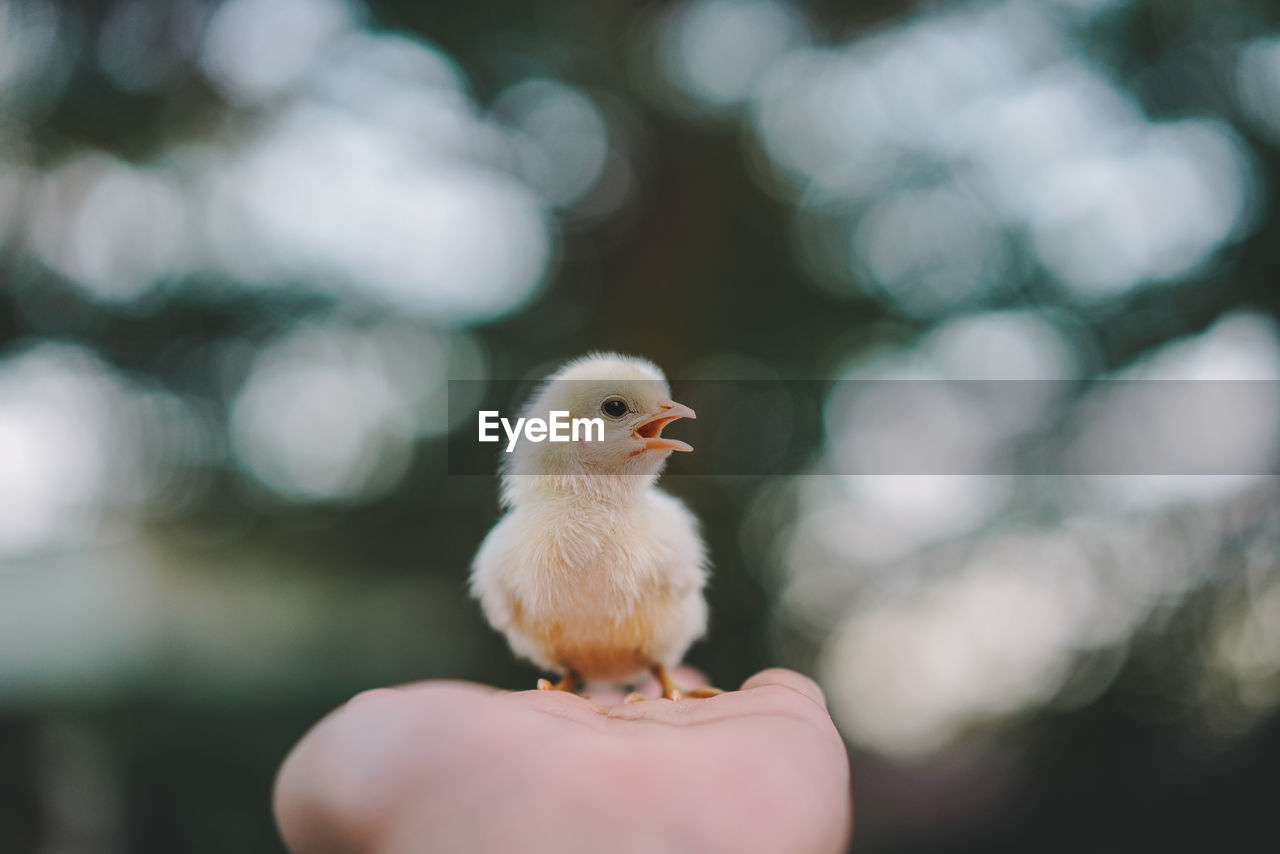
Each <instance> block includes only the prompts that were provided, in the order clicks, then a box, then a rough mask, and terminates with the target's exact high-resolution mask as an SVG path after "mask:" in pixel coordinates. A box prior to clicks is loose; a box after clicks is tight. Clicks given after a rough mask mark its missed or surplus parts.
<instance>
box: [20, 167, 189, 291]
mask: <svg viewBox="0 0 1280 854" xmlns="http://www.w3.org/2000/svg"><path fill="white" fill-rule="evenodd" d="M34 195H35V200H34V204H33V218H32V221H31V224H30V230H29V235H30V244H31V247H32V248H33V249H34V251H35V253H36V255H37V256H38V257H39V258H40V260H41V261H43V262H44V263H45V264H46V265H48V266H49V267H50V268H52V269H54V270H56V271H58V272H59V273H61V274H62V275H64V276H66V277H67V278H69V279H71V280H72V281H74V282H75V283H77V284H78V285H80V286H81V287H82V288H84V289H85V290H86V291H88V292H89V293H90V294H91V295H93V296H94V297H96V298H98V299H102V300H106V301H118V302H128V301H131V300H134V299H137V298H138V297H140V296H142V295H144V294H145V293H147V292H148V291H149V290H150V289H151V288H152V287H154V286H155V285H156V284H157V283H158V282H159V281H161V280H163V279H165V278H166V277H169V276H174V275H179V274H181V273H184V272H186V271H187V269H188V268H189V264H190V260H189V255H188V252H189V249H188V246H189V244H188V242H187V231H186V210H187V209H186V203H185V200H184V198H183V196H182V192H181V190H180V189H179V187H178V186H177V185H176V184H175V183H174V182H173V181H172V180H170V179H169V178H167V177H166V176H165V175H164V174H163V173H161V172H159V171H157V170H145V169H140V168H137V167H134V166H130V165H128V164H126V163H123V162H122V161H120V160H117V159H115V158H113V157H110V156H108V155H106V154H98V153H82V154H80V155H79V156H77V157H75V158H73V159H71V160H69V161H66V162H64V163H62V164H60V165H59V166H58V167H56V168H55V169H54V170H53V171H51V172H49V173H48V174H46V175H45V176H43V178H42V180H41V181H40V183H39V186H38V188H37V189H36V191H35V193H34Z"/></svg>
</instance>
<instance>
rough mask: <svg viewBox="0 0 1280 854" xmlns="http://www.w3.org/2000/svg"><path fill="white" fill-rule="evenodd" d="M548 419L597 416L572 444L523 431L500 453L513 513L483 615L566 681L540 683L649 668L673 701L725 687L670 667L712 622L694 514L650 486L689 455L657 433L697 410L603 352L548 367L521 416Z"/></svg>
mask: <svg viewBox="0 0 1280 854" xmlns="http://www.w3.org/2000/svg"><path fill="white" fill-rule="evenodd" d="M553 413H556V414H558V417H560V418H561V419H562V422H561V423H562V424H563V423H565V421H566V420H576V419H591V420H592V421H595V422H596V423H594V424H592V423H591V421H588V422H586V424H585V425H584V426H585V427H586V429H585V430H583V431H582V432H580V433H579V435H578V438H577V441H558V442H553V441H530V440H529V438H528V436H526V438H525V439H524V440H523V441H517V442H516V443H515V444H514V445H513V446H512V447H511V449H510V450H509V452H508V453H507V454H506V455H505V456H506V459H505V460H504V463H503V473H502V504H503V506H504V507H505V508H506V511H507V512H506V514H505V515H504V516H503V517H502V519H501V520H499V522H498V524H497V525H496V526H494V528H493V530H491V531H490V532H489V534H488V535H487V536H486V537H485V539H484V542H483V543H482V544H481V546H480V550H479V552H478V553H477V555H476V558H475V563H474V564H473V566H472V570H471V591H472V594H473V595H474V596H475V597H476V598H477V599H479V601H480V605H481V608H482V609H483V611H484V614H485V617H486V618H487V619H488V620H489V623H490V624H491V625H492V626H493V627H494V628H495V629H497V630H498V631H500V632H502V633H503V634H504V635H506V637H507V640H508V642H509V643H510V644H511V648H512V650H513V651H514V652H515V653H516V654H517V655H520V656H522V657H524V658H527V659H529V660H531V661H533V662H534V663H535V664H537V665H538V666H540V667H542V668H544V669H546V670H549V671H552V672H555V673H558V674H560V675H561V676H562V678H561V679H560V681H559V682H558V683H557V684H556V685H554V686H553V685H552V684H551V683H550V682H548V681H547V680H545V679H540V680H539V681H538V687H539V688H541V689H544V690H545V689H551V688H556V689H559V690H565V691H575V690H577V688H578V687H579V686H580V685H582V684H584V683H613V684H631V683H634V682H635V681H636V680H637V679H640V678H643V677H644V675H645V674H646V673H647V672H651V673H653V674H654V675H655V676H656V677H657V678H658V679H659V681H660V682H661V683H662V690H663V694H664V696H666V697H667V698H668V699H672V700H677V699H680V698H681V696H711V695H712V694H716V693H719V692H718V691H717V690H716V689H714V688H698V689H694V690H692V691H682V689H680V688H679V687H678V686H677V685H676V684H675V683H674V682H673V681H672V679H671V676H670V673H669V669H670V668H672V667H674V666H676V665H677V664H679V663H680V661H681V659H682V658H683V657H684V654H685V651H686V650H688V648H689V645H690V644H692V643H693V642H694V641H695V640H696V639H698V638H699V637H701V635H702V634H703V632H704V631H706V626H707V604H706V600H705V599H704V598H703V592H702V591H703V587H704V586H705V585H706V581H707V556H706V547H705V546H704V545H703V542H702V537H701V536H700V535H699V533H698V523H697V519H696V518H695V517H694V516H693V514H692V513H690V512H689V510H688V509H687V508H686V507H685V506H684V505H683V504H682V503H681V502H680V501H679V500H677V499H676V498H673V497H672V496H670V495H668V494H667V493H665V492H663V491H662V490H660V489H658V488H657V487H656V486H655V485H654V484H655V482H656V481H657V479H658V474H659V472H660V471H661V470H662V467H663V465H664V464H665V463H666V460H667V457H668V456H670V455H671V452H672V451H692V450H693V448H692V447H690V446H689V445H688V444H686V443H684V442H681V441H679V440H678V439H670V438H667V437H664V436H663V435H662V430H663V428H664V427H666V426H667V425H668V424H670V423H671V422H672V421H675V420H677V419H680V418H694V417H695V414H694V411H693V410H692V409H690V408H689V407H687V406H685V405H683V404H680V403H676V402H675V401H673V400H671V399H670V391H669V389H668V386H667V381H666V378H665V377H664V376H663V374H662V371H660V370H659V369H658V368H657V367H656V366H655V365H653V364H652V363H650V362H647V361H645V360H643V359H637V358H631V357H627V356H621V355H617V354H613V353H600V354H592V355H589V356H585V357H583V358H580V359H576V360H574V361H572V362H569V363H568V364H566V365H565V366H564V367H562V368H561V369H560V370H559V371H557V372H556V373H555V374H553V375H552V376H551V377H550V378H549V379H548V380H547V381H546V382H545V383H544V384H543V385H542V386H541V387H540V388H539V390H538V391H537V392H536V393H535V394H534V396H533V398H532V399H531V400H530V401H529V402H528V404H527V405H526V406H525V408H524V410H523V412H522V413H521V415H522V416H523V417H524V418H525V419H533V418H538V419H542V420H543V421H546V422H550V421H551V420H552V418H553ZM566 413H567V419H566V417H565V414H566ZM566 432H567V431H566ZM633 698H634V695H633Z"/></svg>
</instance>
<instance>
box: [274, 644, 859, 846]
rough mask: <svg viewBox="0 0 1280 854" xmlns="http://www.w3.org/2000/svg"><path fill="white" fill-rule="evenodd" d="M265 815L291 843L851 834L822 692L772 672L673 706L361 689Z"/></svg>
mask: <svg viewBox="0 0 1280 854" xmlns="http://www.w3.org/2000/svg"><path fill="white" fill-rule="evenodd" d="M683 678H684V679H685V681H686V683H691V682H696V681H697V680H696V678H695V679H689V678H688V673H687V671H686V672H685V674H684V675H683ZM647 692H648V693H649V695H650V696H653V695H655V694H656V687H655V686H654V685H652V684H651V685H650V686H649V687H648V688H647ZM275 811H276V819H277V822H278V823H279V826H280V829H281V832H282V834H283V836H284V839H285V842H286V844H287V845H288V847H289V850H290V851H292V852H293V854H411V852H412V854H435V852H489V851H519V852H530V854H541V853H542V852H548V854H550V852H556V854H574V852H598V851H609V852H621V853H622V854H626V852H633V851H634V852H641V851H643V852H652V851H671V852H681V851H690V852H695V851H696V852H699V854H717V852H726V854H727V852H735V853H736V854H750V852H786V854H835V852H840V851H844V850H845V848H846V846H847V844H848V837H849V833H850V830H851V827H852V801H851V799H850V795H849V766H848V757H847V754H846V752H845V747H844V744H843V742H842V740H841V739H840V736H839V734H838V733H837V732H836V729H835V727H834V726H833V725H832V723H831V718H830V717H829V716H828V714H827V711H826V706H825V704H824V702H823V697H822V692H821V690H819V688H818V686H817V685H815V684H814V683H813V682H812V681H810V680H809V679H807V678H805V677H803V676H801V675H799V674H797V673H794V672H792V671H789V670H779V669H773V670H766V671H763V672H761V673H758V674H756V675H755V676H753V677H752V678H750V679H748V680H747V681H746V682H745V683H743V685H742V688H741V689H740V690H738V691H730V692H727V693H725V694H722V695H719V696H716V697H711V698H709V699H686V700H681V701H679V702H672V701H670V700H665V699H645V700H642V701H640V702H633V703H626V702H623V698H622V696H621V694H620V693H618V692H608V693H597V694H595V695H594V696H593V698H592V699H588V698H585V697H579V696H577V695H574V694H569V693H565V692H561V691H520V692H500V691H497V690H495V689H493V688H489V687H487V686H482V685H475V684H471V683H464V682H442V681H435V682H424V683H418V684H415V685H409V686H405V687H402V688H382V689H376V690H373V691H367V692H365V693H363V694H359V695H357V696H356V697H354V698H352V699H351V700H350V701H349V702H348V703H347V704H346V705H344V706H342V707H341V708H339V709H337V710H336V711H334V712H333V713H331V714H330V715H329V716H328V717H326V718H325V719H324V720H322V721H321V722H320V723H319V724H317V725H316V726H315V727H314V728H313V729H312V730H311V731H310V732H309V733H307V735H306V736H305V737H304V738H303V739H302V741H301V742H299V744H298V745H297V746H296V747H295V748H294V749H293V752H292V753H290V755H289V757H288V758H287V759H286V760H285V763H284V765H283V766H282V767H281V769H280V774H279V776H278V778H277V780H276V789H275Z"/></svg>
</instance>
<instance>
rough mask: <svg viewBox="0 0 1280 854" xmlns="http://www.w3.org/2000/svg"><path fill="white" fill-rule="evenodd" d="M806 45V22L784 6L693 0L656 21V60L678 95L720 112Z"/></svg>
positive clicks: (752, 0) (754, 0)
mask: <svg viewBox="0 0 1280 854" xmlns="http://www.w3.org/2000/svg"><path fill="white" fill-rule="evenodd" d="M808 39H809V27H808V24H807V22H806V21H805V19H804V17H803V15H802V14H801V13H800V11H799V10H798V9H797V8H796V7H794V6H792V5H790V4H789V3H782V2H775V0H693V2H690V3H685V4H682V5H680V6H676V7H673V8H671V9H670V10H668V11H667V12H666V13H665V14H664V15H663V17H662V19H661V20H660V21H659V23H658V30H657V60H658V63H659V65H660V66H661V68H662V71H663V73H664V75H665V77H666V79H667V81H668V82H669V83H670V85H671V86H673V87H674V88H675V89H676V90H677V91H679V92H681V93H683V94H684V95H686V96H687V97H689V98H691V99H693V100H694V102H695V103H697V104H699V105H700V106H702V107H703V108H704V109H708V110H711V111H719V110H723V109H724V108H726V107H731V106H733V105H735V104H738V103H741V102H742V101H745V100H746V99H747V98H748V97H749V96H751V95H752V94H753V93H754V91H755V89H756V87H757V85H758V84H759V81H760V79H761V78H762V77H763V75H764V74H765V73H766V72H767V71H768V70H769V69H770V68H771V67H772V66H773V65H774V64H775V63H776V62H777V61H778V60H779V59H780V58H782V57H783V56H784V55H785V54H786V53H787V52H789V51H791V50H793V49H795V48H796V47H798V46H800V45H802V44H804V43H806V42H807V41H808Z"/></svg>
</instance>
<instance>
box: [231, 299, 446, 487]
mask: <svg viewBox="0 0 1280 854" xmlns="http://www.w3.org/2000/svg"><path fill="white" fill-rule="evenodd" d="M387 344H388V341H387V339H386V337H385V336H383V335H381V334H380V331H379V330H377V329H361V328H358V327H349V326H343V325H340V324H332V325H315V324H311V325H305V326H302V327H301V328H299V329H297V330H295V331H294V332H291V333H290V334H289V335H288V336H287V337H285V338H284V339H282V340H281V341H279V342H277V343H275V344H274V345H271V346H269V347H268V348H266V349H265V350H264V351H263V352H262V353H261V354H260V355H259V356H258V358H257V359H256V360H255V362H254V365H253V368H252V370H251V371H250V373H249V376H248V378H247V379H246V380H245V383H244V385H243V387H242V388H241V389H240V392H239V394H238V395H237V396H236V399H235V402H234V404H233V408H232V413H231V434H232V444H233V447H234V449H235V452H236V456H237V458H238V459H239V461H240V462H241V464H242V465H244V466H245V467H246V468H247V469H248V470H249V471H250V472H251V473H252V474H253V475H254V476H255V477H257V478H258V479H259V480H260V481H261V482H262V483H263V484H264V485H266V486H267V487H268V488H270V489H271V490H272V491H274V492H276V493H279V494H280V495H282V496H285V497H287V498H289V499H291V500H296V501H328V500H352V499H360V498H368V497H370V496H373V495H377V494H380V493H382V492H384V491H385V490H387V489H390V488H391V487H393V486H395V484H396V483H397V482H398V481H399V480H400V478H401V477H402V476H403V475H404V473H405V471H406V469H407V467H408V464H409V462H410V459H411V456H412V443H413V440H414V438H415V437H416V436H418V435H420V434H422V433H423V432H427V431H428V430H429V429H430V430H435V429H439V428H440V427H442V426H443V425H442V423H441V422H442V421H443V419H442V418H432V419H431V421H430V422H429V423H428V424H424V423H422V422H421V421H420V420H419V419H420V417H421V416H422V415H424V414H425V413H424V410H423V409H422V404H423V400H424V395H428V394H430V393H431V392H432V391H434V390H436V388H437V387H438V386H439V385H440V384H441V383H442V382H443V376H444V373H443V372H444V371H445V369H446V367H447V366H446V365H445V364H444V362H443V360H438V361H428V362H425V363H423V364H421V365H419V373H420V375H421V377H422V381H421V382H420V383H419V384H418V386H417V387H416V388H414V387H407V388H406V387H404V386H402V385H401V384H400V383H398V382H397V381H396V378H397V377H400V378H401V379H403V378H404V377H403V375H402V374H401V373H400V372H399V371H397V370H396V369H395V366H394V361H393V360H394V354H396V353H397V351H400V352H403V346H404V345H403V342H401V343H400V344H398V345H394V342H393V346H392V347H391V348H390V350H388V347H387ZM389 355H391V356H392V359H389V358H388V356H389Z"/></svg>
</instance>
